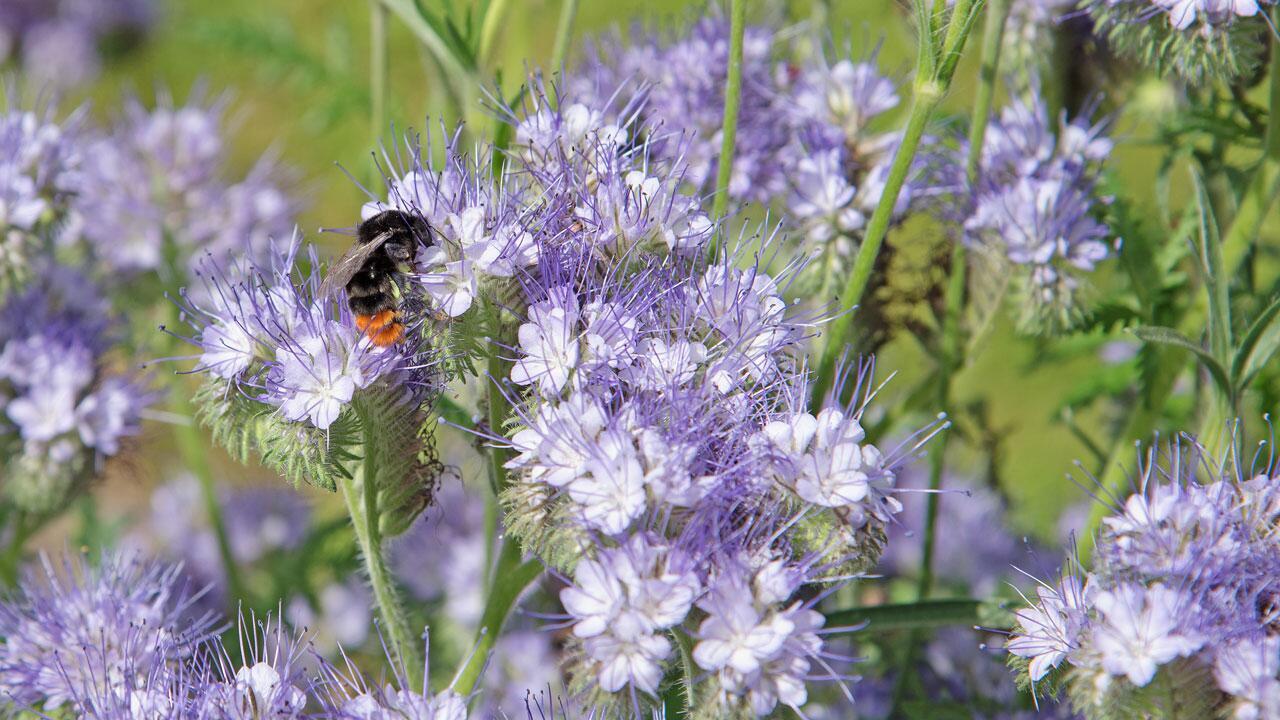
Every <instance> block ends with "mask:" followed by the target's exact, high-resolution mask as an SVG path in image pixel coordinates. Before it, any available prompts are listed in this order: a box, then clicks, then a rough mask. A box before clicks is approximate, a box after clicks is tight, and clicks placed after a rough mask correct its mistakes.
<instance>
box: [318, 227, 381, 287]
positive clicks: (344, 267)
mask: <svg viewBox="0 0 1280 720" xmlns="http://www.w3.org/2000/svg"><path fill="white" fill-rule="evenodd" d="M391 235H392V233H389V232H388V233H381V234H379V235H377V236H376V237H374V238H373V239H372V240H370V241H369V242H367V243H361V244H359V245H353V246H352V247H351V248H350V249H348V250H347V251H346V252H345V253H343V255H342V257H340V258H338V261H337V262H335V263H334V264H333V265H331V266H329V272H328V273H327V274H326V275H325V276H324V280H323V281H321V283H320V295H319V296H320V297H322V298H326V297H329V296H330V295H332V294H333V293H335V292H337V291H338V289H339V288H343V287H346V285H347V283H349V282H351V278H353V277H355V276H356V273H358V272H360V268H362V267H364V264H365V262H367V261H368V260H369V258H370V257H371V256H372V255H373V254H374V253H375V252H377V251H378V248H380V247H382V246H383V244H384V243H386V242H387V240H389V239H390V238H391Z"/></svg>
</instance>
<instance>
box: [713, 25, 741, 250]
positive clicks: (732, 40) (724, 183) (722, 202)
mask: <svg viewBox="0 0 1280 720" xmlns="http://www.w3.org/2000/svg"><path fill="white" fill-rule="evenodd" d="M729 13H730V14H729V77H728V78H727V79H726V80H725V85H724V122H723V124H722V127H721V131H720V133H721V134H720V163H719V165H718V167H717V169H716V196H715V201H714V202H713V203H712V205H711V219H712V220H720V219H721V218H723V217H724V214H725V211H726V210H727V209H728V207H729V180H730V179H731V178H732V177H733V154H734V149H735V148H736V147H737V141H738V110H739V106H740V105H741V104H742V38H743V34H744V33H745V32H746V25H747V0H733V4H732V6H731V8H730V10H729ZM711 245H712V248H711V251H712V256H713V257H714V255H715V252H716V247H715V245H716V243H715V242H712V243H711Z"/></svg>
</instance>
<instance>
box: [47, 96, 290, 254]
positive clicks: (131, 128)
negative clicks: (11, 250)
mask: <svg viewBox="0 0 1280 720" xmlns="http://www.w3.org/2000/svg"><path fill="white" fill-rule="evenodd" d="M226 105H227V103H226V101H225V99H224V100H218V101H215V102H213V103H211V104H207V105H206V104H204V103H203V102H202V101H201V99H200V97H199V95H197V96H195V97H193V98H192V99H191V100H189V101H188V103H187V104H186V105H183V106H175V105H174V104H173V102H172V101H171V100H170V99H168V98H166V97H162V98H161V99H160V101H159V103H158V106H157V107H156V108H155V109H154V110H147V109H146V108H144V107H143V106H142V104H141V103H139V102H138V101H136V100H135V101H133V102H131V103H130V104H129V105H128V106H127V107H126V108H125V112H124V113H123V115H122V116H121V117H120V118H119V119H118V120H117V121H116V123H115V124H114V125H113V126H112V127H111V128H110V129H109V130H107V131H105V132H99V133H94V134H92V135H90V136H89V137H87V138H86V140H85V145H84V151H83V152H84V157H85V158H86V159H85V161H84V171H83V172H84V178H83V181H82V182H83V185H84V188H85V191H84V192H82V193H80V194H79V195H78V196H77V198H76V202H75V203H74V206H73V211H74V215H73V219H72V227H73V228H74V229H75V230H76V231H77V232H74V233H68V236H67V237H64V238H63V239H62V241H63V242H64V243H66V242H72V241H76V240H79V241H82V242H83V243H84V244H85V245H86V246H87V248H88V250H89V251H90V252H91V253H92V254H93V255H94V256H95V257H97V258H99V259H100V260H101V261H102V262H103V263H105V264H106V265H107V267H109V268H110V269H111V270H114V271H116V272H117V273H124V274H125V275H131V274H134V273H138V272H146V271H153V270H160V271H164V272H179V273H184V274H185V272H186V271H187V270H188V269H194V266H195V265H198V264H199V263H200V262H203V260H202V258H203V257H204V256H205V254H212V255H213V256H215V257H216V258H218V259H219V260H223V259H226V258H230V257H238V256H242V255H246V254H247V255H248V256H249V257H250V258H251V259H252V260H254V261H257V262H265V261H266V254H267V253H269V252H270V244H269V240H270V239H271V238H276V239H282V238H284V237H285V236H286V235H287V234H288V233H289V231H290V230H291V228H292V224H293V221H292V216H293V214H294V212H295V211H296V210H297V207H296V204H295V203H294V202H293V201H292V200H291V199H290V198H289V197H288V196H287V195H286V194H285V193H284V192H283V191H282V190H281V189H280V187H279V185H278V183H279V177H278V176H280V175H281V173H280V171H279V170H277V169H276V168H275V164H274V162H273V160H272V159H271V158H269V157H268V158H264V159H263V160H262V161H261V162H260V163H259V164H258V166H257V167H255V168H254V170H253V171H252V172H251V173H250V174H249V176H248V177H247V178H245V179H244V180H241V181H238V182H237V181H235V180H233V179H232V178H229V177H227V175H228V173H227V172H226V170H225V163H224V158H225V155H226V153H225V149H226V145H227V138H226V137H225V134H224V132H225V131H224V128H223V125H224V120H223V115H224V114H225V112H226ZM166 243H171V245H166ZM166 247H168V248H169V249H170V251H176V252H177V253H178V257H177V259H176V266H175V267H172V268H167V267H163V266H164V265H165V263H166V262H168V260H169V259H168V258H167V257H166V256H165V254H164V253H165V248H166Z"/></svg>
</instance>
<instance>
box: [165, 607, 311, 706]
mask: <svg viewBox="0 0 1280 720" xmlns="http://www.w3.org/2000/svg"><path fill="white" fill-rule="evenodd" d="M237 635H238V647H236V648H235V655H236V657H237V658H238V659H236V660H233V659H232V657H231V653H230V652H228V650H227V648H226V647H225V646H224V645H222V644H221V643H210V644H209V646H208V647H206V649H205V651H204V652H205V655H206V656H205V657H201V658H198V663H199V665H198V667H199V669H200V670H201V671H202V672H201V675H202V677H203V679H204V682H203V683H201V684H200V685H198V686H196V687H195V688H193V695H194V698H193V699H192V701H191V705H192V707H191V709H190V710H189V711H188V712H189V713H190V716H191V717H193V718H199V717H207V718H219V719H220V720H257V719H258V718H266V717H270V718H279V719H280V720H296V719H298V718H304V717H311V716H310V715H306V714H304V711H305V709H306V706H307V701H308V697H307V692H306V690H307V689H309V687H310V681H309V680H308V679H307V677H306V675H305V671H304V664H303V661H304V660H305V659H306V658H304V656H303V650H304V649H305V645H304V643H303V642H302V640H301V638H299V637H294V636H292V635H289V634H288V633H287V632H285V629H284V625H283V624H282V623H281V622H280V621H279V619H278V618H277V619H274V620H273V619H272V618H267V619H265V620H261V621H260V620H258V619H257V618H256V617H253V616H250V617H245V616H244V615H243V614H242V615H241V616H240V619H239V623H238V625H237Z"/></svg>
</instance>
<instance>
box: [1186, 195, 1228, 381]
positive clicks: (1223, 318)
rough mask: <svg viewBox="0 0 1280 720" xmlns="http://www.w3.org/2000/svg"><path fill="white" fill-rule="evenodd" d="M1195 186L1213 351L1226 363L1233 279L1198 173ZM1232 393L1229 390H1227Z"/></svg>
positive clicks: (1215, 355)
mask: <svg viewBox="0 0 1280 720" xmlns="http://www.w3.org/2000/svg"><path fill="white" fill-rule="evenodd" d="M1191 180H1192V183H1193V184H1194V185H1195V189H1196V207H1195V210H1196V219H1197V223H1198V224H1197V227H1198V229H1199V231H1200V233H1199V247H1198V248H1197V249H1198V250H1199V252H1200V264H1201V268H1202V270H1203V272H1204V283H1205V291H1206V292H1207V293H1208V294H1209V347H1210V349H1211V351H1212V353H1213V356H1214V357H1215V358H1219V362H1220V363H1221V362H1225V361H1226V359H1227V358H1228V357H1229V355H1230V352H1231V302H1230V299H1229V297H1228V290H1229V289H1230V286H1231V282H1230V278H1228V277H1226V268H1225V266H1224V265H1225V264H1224V262H1223V259H1222V239H1221V238H1220V237H1219V236H1218V222H1217V220H1216V219H1214V216H1213V208H1212V207H1211V206H1210V204H1209V195H1208V192H1207V191H1206V190H1205V187H1204V181H1203V180H1202V179H1201V178H1200V174H1199V173H1198V172H1195V171H1194V170H1193V171H1192V173H1191ZM1225 389H1226V390H1229V386H1227V387H1226V388H1225Z"/></svg>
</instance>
